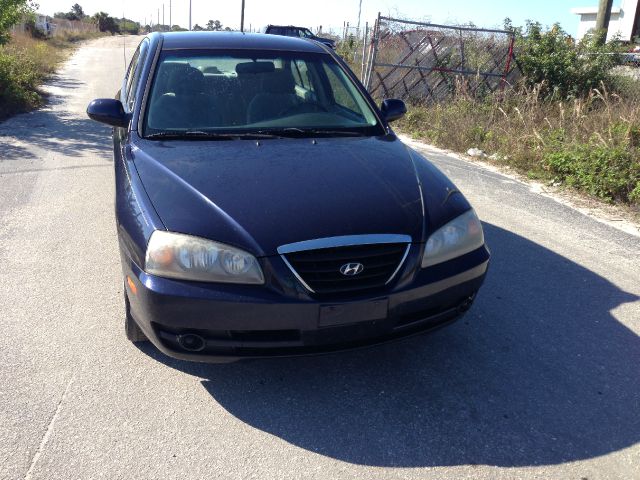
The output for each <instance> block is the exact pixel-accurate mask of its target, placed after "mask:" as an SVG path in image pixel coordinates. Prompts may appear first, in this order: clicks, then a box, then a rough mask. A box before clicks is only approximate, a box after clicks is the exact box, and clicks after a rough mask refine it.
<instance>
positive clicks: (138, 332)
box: [124, 284, 149, 343]
mask: <svg viewBox="0 0 640 480" xmlns="http://www.w3.org/2000/svg"><path fill="white" fill-rule="evenodd" d="M124 309H125V317H124V333H125V335H126V336H127V340H129V341H130V342H133V343H140V342H148V341H149V339H148V338H147V336H146V335H145V334H144V332H143V331H142V329H141V328H140V327H139V326H138V324H137V323H136V321H135V320H134V319H133V317H132V316H131V306H130V305H129V297H128V296H127V286H126V284H125V286H124Z"/></svg>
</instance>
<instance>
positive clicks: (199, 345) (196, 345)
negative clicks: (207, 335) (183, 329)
mask: <svg viewBox="0 0 640 480" xmlns="http://www.w3.org/2000/svg"><path fill="white" fill-rule="evenodd" d="M178 343H179V344H180V346H181V347H182V348H183V349H185V350H187V351H189V352H200V351H202V350H204V347H205V346H206V342H205V340H204V338H202V337H201V336H200V335H196V334H195V333H185V334H184V335H178Z"/></svg>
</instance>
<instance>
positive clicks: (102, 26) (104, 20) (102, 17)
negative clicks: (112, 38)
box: [91, 12, 120, 35]
mask: <svg viewBox="0 0 640 480" xmlns="http://www.w3.org/2000/svg"><path fill="white" fill-rule="evenodd" d="M91 19H92V20H93V23H95V24H96V25H97V26H98V30H100V31H101V32H110V33H111V34H112V35H113V34H114V33H119V32H120V26H119V25H118V22H117V21H116V19H115V18H113V17H110V16H109V14H108V13H105V12H98V13H96V14H95V15H94V16H93V17H91Z"/></svg>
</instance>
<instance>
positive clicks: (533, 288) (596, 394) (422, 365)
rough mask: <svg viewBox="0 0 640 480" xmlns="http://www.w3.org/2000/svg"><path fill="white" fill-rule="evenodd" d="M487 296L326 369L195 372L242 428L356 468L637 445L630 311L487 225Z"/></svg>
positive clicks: (321, 360) (637, 353)
mask: <svg viewBox="0 0 640 480" xmlns="http://www.w3.org/2000/svg"><path fill="white" fill-rule="evenodd" d="M485 233H486V237H487V241H488V244H489V245H490V246H491V248H492V251H493V258H492V264H491V268H490V272H489V275H488V277H487V281H486V283H485V286H484V287H483V289H482V291H481V293H480V295H479V298H478V300H477V302H476V304H475V305H474V307H473V308H472V310H471V312H470V313H469V314H468V315H467V316H466V317H465V318H464V319H463V320H461V321H460V322H458V323H456V324H454V325H452V326H451V327H448V328H446V329H442V330H440V331H438V332H435V333H434V334H432V335H427V336H421V337H416V338H413V339H410V340H407V341H404V342H399V343H394V344H389V345H386V346H383V347H376V348H372V349H367V350H361V351H357V352H351V353H344V354H337V355H332V356H324V357H307V358H297V359H278V360H269V361H266V360H265V361H252V362H244V363H242V362H241V363H236V364H228V365H206V364H192V363H188V362H182V361H177V360H173V359H170V358H168V357H166V356H164V355H162V354H160V353H159V352H157V351H156V350H155V349H153V348H148V347H145V348H144V351H145V352H146V353H147V354H149V355H152V356H153V357H155V358H157V359H158V360H159V361H161V362H164V363H166V364H167V365H169V366H171V367H173V368H176V369H179V370H182V371H184V372H187V373H189V374H192V375H195V376H199V377H201V378H203V381H202V384H203V386H204V388H206V390H207V391H208V392H209V393H210V394H211V396H212V397H213V399H214V400H215V401H216V402H219V404H220V405H221V406H222V407H224V408H225V409H226V410H227V411H228V412H229V413H230V414H232V415H234V416H235V417H236V418H238V419H240V420H241V421H243V422H245V423H246V424H248V425H250V426H252V427H255V428H257V429H260V430H262V431H265V432H268V433H270V434H272V435H275V436H277V437H279V438H282V439H283V440H285V441H287V442H289V443H291V444H293V445H296V446H298V447H300V448H304V449H306V450H309V451H313V452H316V453H318V454H321V455H326V456H328V457H332V458H335V459H339V460H342V461H345V462H350V463H354V464H362V465H374V466H392V467H421V466H449V465H468V464H488V465H497V466H507V467H508V466H531V465H541V464H559V463H563V462H569V461H575V460H581V459H588V458H593V457H596V456H599V455H605V454H607V453H611V452H614V451H618V450H621V449H624V448H626V447H630V446H633V445H634V444H636V443H637V442H638V441H640V415H638V406H639V405H640V403H639V402H640V369H639V368H638V365H640V338H638V336H637V335H636V334H635V333H633V332H632V331H631V330H629V329H628V328H627V327H625V326H623V325H622V324H621V323H620V322H618V321H617V320H616V318H614V317H613V316H612V311H613V310H614V309H616V308H618V307H620V306H622V305H623V304H626V303H629V302H634V301H638V297H637V296H635V295H632V294H629V293H625V292H624V291H622V290H620V289H619V288H618V287H616V286H615V285H613V284H612V283H610V282H609V281H607V280H606V279H604V278H602V277H600V276H599V275H597V274H595V273H593V272H591V271H589V270H587V269H585V268H583V267H581V266H580V265H577V264H576V263H574V262H572V261H570V260H568V259H566V258H564V257H562V256H560V255H558V254H556V253H554V252H552V251H550V250H548V249H546V248H543V247H541V246H540V245H537V244H535V243H533V242H531V241H529V240H527V239H525V238H522V237H520V236H518V235H515V234H513V233H511V232H509V231H506V230H503V229H501V228H498V227H496V226H493V225H489V224H487V225H486V226H485Z"/></svg>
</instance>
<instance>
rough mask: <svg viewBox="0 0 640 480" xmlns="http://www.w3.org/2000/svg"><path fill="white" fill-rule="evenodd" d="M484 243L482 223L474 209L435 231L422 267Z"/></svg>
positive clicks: (449, 258)
mask: <svg viewBox="0 0 640 480" xmlns="http://www.w3.org/2000/svg"><path fill="white" fill-rule="evenodd" d="M482 245H484V234H483V233H482V224H481V223H480V220H479V219H478V216H477V215H476V212H474V211H473V209H471V210H469V211H468V212H466V213H463V214H462V215H460V216H459V217H457V218H455V219H453V220H451V221H450V222H449V223H447V224H446V225H445V226H443V227H441V228H439V229H438V230H437V231H436V232H435V233H433V234H432V235H431V236H430V237H429V240H427V245H426V246H425V249H424V255H423V257H422V268H424V267H428V266H431V265H436V264H438V263H442V262H446V261H447V260H451V259H452V258H456V257H459V256H460V255H464V254H465V253H469V252H472V251H474V250H476V249H477V248H480V247H481V246H482Z"/></svg>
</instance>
